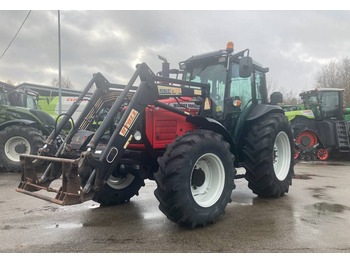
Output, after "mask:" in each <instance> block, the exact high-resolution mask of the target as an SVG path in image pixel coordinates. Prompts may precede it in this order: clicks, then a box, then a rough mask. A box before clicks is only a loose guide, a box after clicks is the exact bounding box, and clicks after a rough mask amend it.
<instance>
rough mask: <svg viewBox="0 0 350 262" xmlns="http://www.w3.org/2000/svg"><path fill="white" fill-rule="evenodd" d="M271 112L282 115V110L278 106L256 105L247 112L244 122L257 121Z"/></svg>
mask: <svg viewBox="0 0 350 262" xmlns="http://www.w3.org/2000/svg"><path fill="white" fill-rule="evenodd" d="M272 112H274V113H281V114H284V111H283V109H282V108H281V107H279V106H274V105H265V104H258V105H256V106H255V107H254V108H253V109H252V110H251V111H250V112H249V114H248V116H247V119H246V121H252V120H255V119H258V118H260V117H262V116H264V115H266V114H268V113H272Z"/></svg>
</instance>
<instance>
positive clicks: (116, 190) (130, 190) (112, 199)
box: [93, 172, 145, 206]
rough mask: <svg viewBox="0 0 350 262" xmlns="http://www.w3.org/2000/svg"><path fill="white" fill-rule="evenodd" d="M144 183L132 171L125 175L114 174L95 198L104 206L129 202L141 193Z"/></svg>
mask: <svg viewBox="0 0 350 262" xmlns="http://www.w3.org/2000/svg"><path fill="white" fill-rule="evenodd" d="M144 185H145V182H144V180H143V179H142V178H141V177H140V176H139V175H138V174H133V173H131V172H128V173H126V174H124V175H119V174H112V175H111V176H110V177H109V179H108V181H107V183H106V184H105V185H104V186H103V188H102V189H100V190H99V191H98V192H97V193H96V195H95V196H94V198H93V200H94V201H96V202H98V203H100V204H101V205H102V206H113V205H120V204H123V203H127V202H129V201H130V198H132V197H133V196H137V195H138V194H139V190H140V188H141V187H142V186H144Z"/></svg>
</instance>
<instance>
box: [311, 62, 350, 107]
mask: <svg viewBox="0 0 350 262" xmlns="http://www.w3.org/2000/svg"><path fill="white" fill-rule="evenodd" d="M315 85H316V87H319V88H340V89H344V105H345V106H347V107H349V106H350V59H349V58H347V57H346V58H343V59H342V60H341V61H338V62H337V61H331V62H330V63H328V64H326V65H324V66H323V67H322V68H321V70H320V71H319V72H318V74H317V75H316V80H315Z"/></svg>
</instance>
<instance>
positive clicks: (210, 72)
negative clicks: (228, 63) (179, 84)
mask: <svg viewBox="0 0 350 262" xmlns="http://www.w3.org/2000/svg"><path fill="white" fill-rule="evenodd" d="M186 80H188V81H193V82H197V83H203V84H210V98H211V99H212V102H214V103H215V107H216V109H215V110H216V112H222V111H223V104H224V95H225V82H226V68H225V66H224V65H223V64H214V65H208V64H201V65H199V66H198V67H196V68H193V70H192V71H190V72H187V74H186Z"/></svg>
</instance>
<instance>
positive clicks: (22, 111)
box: [1, 106, 55, 127]
mask: <svg viewBox="0 0 350 262" xmlns="http://www.w3.org/2000/svg"><path fill="white" fill-rule="evenodd" d="M3 110H4V111H3V112H1V113H2V114H3V115H5V116H7V118H8V119H6V120H14V119H26V120H31V121H35V122H40V123H42V124H44V125H46V126H49V127H53V126H54V125H55V120H54V119H53V117H52V116H50V115H49V114H47V113H45V112H43V111H41V110H37V109H29V108H23V107H17V106H5V107H3Z"/></svg>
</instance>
